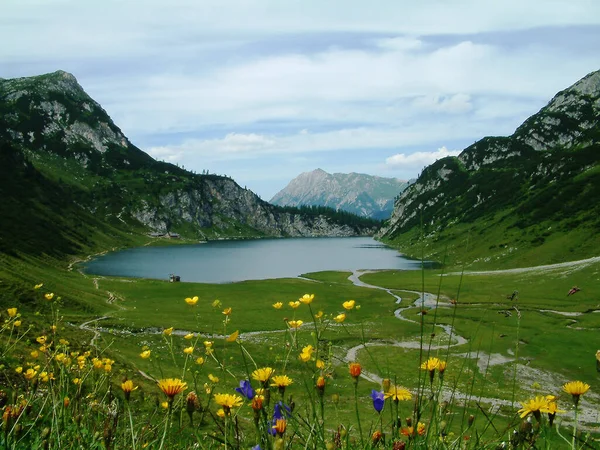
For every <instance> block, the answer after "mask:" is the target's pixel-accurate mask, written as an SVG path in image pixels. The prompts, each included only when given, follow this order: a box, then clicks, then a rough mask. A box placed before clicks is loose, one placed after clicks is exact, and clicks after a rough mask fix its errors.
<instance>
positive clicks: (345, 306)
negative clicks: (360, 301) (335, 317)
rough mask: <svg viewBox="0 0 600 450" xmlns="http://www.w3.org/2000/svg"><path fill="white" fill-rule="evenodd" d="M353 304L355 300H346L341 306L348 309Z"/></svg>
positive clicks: (352, 306) (351, 307)
mask: <svg viewBox="0 0 600 450" xmlns="http://www.w3.org/2000/svg"><path fill="white" fill-rule="evenodd" d="M355 304H356V302H355V301H354V300H348V301H347V302H344V303H342V306H343V307H344V309H347V310H348V311H349V310H351V309H353V308H354V305H355Z"/></svg>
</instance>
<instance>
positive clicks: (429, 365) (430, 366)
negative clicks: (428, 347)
mask: <svg viewBox="0 0 600 450" xmlns="http://www.w3.org/2000/svg"><path fill="white" fill-rule="evenodd" d="M439 365H440V360H439V359H438V358H433V357H432V358H429V359H428V360H427V361H425V362H424V363H423V364H421V369H426V370H429V371H430V372H431V371H434V370H435V369H437V368H438V366H439Z"/></svg>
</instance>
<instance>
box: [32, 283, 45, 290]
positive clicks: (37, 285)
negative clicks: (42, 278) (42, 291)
mask: <svg viewBox="0 0 600 450" xmlns="http://www.w3.org/2000/svg"><path fill="white" fill-rule="evenodd" d="M43 285H44V283H40V284H36V285H35V286H34V287H33V288H34V289H39V288H41V287H42V286H43Z"/></svg>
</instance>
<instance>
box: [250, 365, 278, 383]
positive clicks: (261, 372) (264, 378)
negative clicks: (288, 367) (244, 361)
mask: <svg viewBox="0 0 600 450" xmlns="http://www.w3.org/2000/svg"><path fill="white" fill-rule="evenodd" d="M274 372H275V369H272V368H271V367H262V368H260V369H256V370H255V371H254V372H252V378H253V379H254V380H256V381H260V382H261V383H263V384H266V383H268V381H269V379H270V378H271V376H272V375H273V373H274Z"/></svg>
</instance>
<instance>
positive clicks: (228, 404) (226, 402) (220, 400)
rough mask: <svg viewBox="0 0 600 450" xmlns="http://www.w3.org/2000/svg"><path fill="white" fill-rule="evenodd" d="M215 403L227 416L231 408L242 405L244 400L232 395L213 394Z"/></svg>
mask: <svg viewBox="0 0 600 450" xmlns="http://www.w3.org/2000/svg"><path fill="white" fill-rule="evenodd" d="M215 403H216V404H217V405H219V406H221V407H223V411H224V412H225V414H226V415H229V413H230V410H231V408H237V407H240V406H242V405H243V404H244V400H242V397H240V396H239V395H234V394H215Z"/></svg>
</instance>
